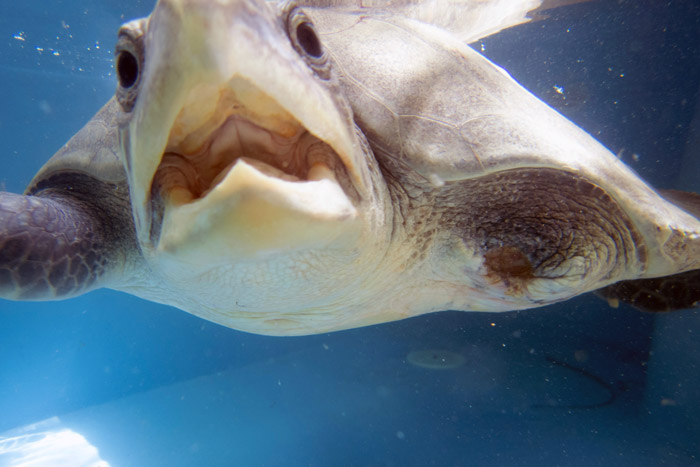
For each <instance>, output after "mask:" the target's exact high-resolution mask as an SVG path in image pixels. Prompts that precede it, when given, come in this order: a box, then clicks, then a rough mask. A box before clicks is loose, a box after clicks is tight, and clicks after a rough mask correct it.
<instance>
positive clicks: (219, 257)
mask: <svg viewBox="0 0 700 467" xmlns="http://www.w3.org/2000/svg"><path fill="white" fill-rule="evenodd" d="M260 164H261V163H252V161H249V160H246V159H238V160H236V161H235V162H234V163H233V167H231V168H230V169H229V170H228V172H227V173H226V174H225V175H224V176H223V177H222V180H221V181H220V182H219V183H218V184H217V185H216V186H214V187H213V188H212V189H211V190H210V191H209V192H208V193H206V195H205V196H203V197H201V198H199V199H194V200H193V199H192V198H193V196H192V194H191V193H190V192H188V190H187V189H185V188H180V189H171V190H170V191H169V193H168V195H167V199H166V200H165V205H164V216H163V220H162V226H161V234H160V238H159V239H158V242H157V250H158V251H159V252H160V253H162V254H166V255H170V256H171V257H173V258H179V259H180V260H182V261H184V262H187V263H189V264H202V265H207V266H211V264H212V262H214V263H217V262H218V263H220V264H225V263H230V262H232V261H236V260H240V259H244V258H250V257H254V256H259V255H264V254H278V253H280V252H284V251H290V250H295V249H299V248H309V247H313V248H318V247H322V246H323V245H324V244H327V243H328V242H330V241H333V240H335V239H336V238H338V236H340V235H343V234H344V233H347V232H348V231H350V230H352V229H351V228H350V227H351V225H352V224H353V223H354V221H355V219H356V218H357V211H356V209H355V207H354V205H353V203H352V201H351V200H350V199H349V198H348V197H347V195H346V194H345V192H344V191H343V189H342V188H341V186H340V184H339V183H338V181H337V180H336V178H335V174H334V172H333V171H332V170H331V169H330V168H329V167H328V166H327V165H326V164H324V163H322V162H317V163H315V164H314V165H313V166H312V167H311V168H310V169H309V171H308V181H290V180H285V179H281V178H277V177H275V176H274V174H273V173H270V171H269V166H266V167H262V166H261V165H260ZM263 165H264V164H263ZM266 172H267V173H266Z"/></svg>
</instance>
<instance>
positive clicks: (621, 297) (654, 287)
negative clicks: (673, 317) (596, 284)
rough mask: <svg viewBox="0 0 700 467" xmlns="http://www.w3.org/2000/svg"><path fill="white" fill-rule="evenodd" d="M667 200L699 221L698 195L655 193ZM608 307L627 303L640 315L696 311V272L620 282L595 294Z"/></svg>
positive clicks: (699, 280)
mask: <svg viewBox="0 0 700 467" xmlns="http://www.w3.org/2000/svg"><path fill="white" fill-rule="evenodd" d="M659 193H660V194H661V195H662V196H663V197H664V198H666V199H667V200H669V201H671V202H673V203H674V204H676V205H677V206H679V207H681V208H683V209H684V210H685V211H687V212H688V213H690V214H692V215H693V216H695V217H697V218H699V219H700V195H699V194H697V193H690V192H685V191H678V190H659ZM596 294H598V295H600V296H601V297H603V298H605V299H607V300H608V303H610V304H611V305H612V306H615V307H616V306H617V304H618V303H619V302H620V301H623V302H627V303H629V304H630V305H632V306H633V307H635V308H638V309H640V310H642V311H653V312H664V311H674V310H682V309H685V308H698V307H700V269H695V270H692V271H686V272H682V273H680V274H674V275H671V276H665V277H655V278H651V279H636V280H630V281H621V282H618V283H616V284H612V285H609V286H607V287H605V288H602V289H600V290H598V291H596Z"/></svg>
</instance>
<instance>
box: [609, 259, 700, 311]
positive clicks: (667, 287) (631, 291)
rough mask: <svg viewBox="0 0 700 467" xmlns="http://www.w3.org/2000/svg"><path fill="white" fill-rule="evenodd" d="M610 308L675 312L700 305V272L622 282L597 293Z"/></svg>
mask: <svg viewBox="0 0 700 467" xmlns="http://www.w3.org/2000/svg"><path fill="white" fill-rule="evenodd" d="M596 293H597V294H598V295H600V296H601V297H603V298H605V299H607V300H608V303H610V304H611V305H612V306H613V307H617V305H618V303H619V302H620V301H623V302H627V303H629V304H630V305H632V306H633V307H635V308H638V309H640V310H642V311H655V312H663V311H674V310H682V309H685V308H697V307H698V306H699V305H700V303H699V302H700V270H698V269H696V270H694V271H687V272H683V273H680V274H674V275H673V276H666V277H656V278H654V279H637V280H633V281H622V282H618V283H617V284H613V285H610V286H608V287H605V288H603V289H600V290H598V291H597V292H596Z"/></svg>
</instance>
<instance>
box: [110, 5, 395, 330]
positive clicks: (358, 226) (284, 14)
mask: <svg viewBox="0 0 700 467" xmlns="http://www.w3.org/2000/svg"><path fill="white" fill-rule="evenodd" d="M116 69H117V74H118V79H119V85H118V90H117V100H118V101H119V103H120V105H121V106H122V108H123V110H124V119H123V121H122V123H121V126H120V139H121V149H122V153H123V158H124V165H125V169H126V172H127V175H128V178H129V186H130V195H131V200H132V206H133V215H134V221H135V225H136V230H137V235H138V239H139V243H140V245H141V248H142V250H143V252H144V256H145V257H146V258H147V259H148V260H149V261H150V262H151V263H152V264H155V265H156V266H155V268H154V269H157V270H159V271H165V274H166V275H169V274H172V275H174V276H177V277H171V276H168V277H167V279H166V282H167V283H191V282H193V281H209V282H211V281H212V277H215V280H214V282H216V283H218V284H219V285H220V286H221V285H224V284H225V285H226V286H227V287H228V286H230V285H231V281H230V280H229V279H226V278H225V277H230V276H232V275H239V272H238V271H237V270H234V269H235V268H236V267H237V266H236V265H238V266H240V265H241V264H242V263H246V264H250V263H254V262H261V261H262V262H265V261H268V262H269V261H273V260H274V258H283V259H285V260H286V261H287V262H290V261H291V260H290V258H291V257H293V256H294V254H296V253H297V252H299V251H308V250H316V251H318V250H323V251H327V250H329V249H331V250H332V249H333V248H334V246H335V247H338V248H340V247H343V248H345V247H349V248H351V249H352V248H355V245H356V243H357V241H358V240H357V239H358V238H362V236H365V235H368V232H369V231H371V230H372V225H373V224H376V223H377V222H382V219H383V218H384V217H385V216H386V215H388V214H387V213H383V212H381V211H382V210H381V209H379V210H378V209H372V207H376V206H377V203H379V202H380V201H379V199H380V198H382V196H384V195H383V194H382V187H381V180H380V178H379V175H378V173H379V170H378V168H377V167H376V162H375V161H374V158H373V156H372V154H371V151H370V150H369V148H368V145H367V143H366V141H365V140H364V137H363V136H362V134H361V133H360V132H359V131H358V130H357V129H356V126H355V124H354V121H353V115H352V111H351V108H350V106H349V105H348V103H347V102H346V100H345V98H344V96H343V94H342V92H340V90H339V85H338V81H337V79H336V77H335V73H334V70H333V67H332V63H331V61H330V57H329V54H328V53H326V51H325V49H324V46H323V44H322V43H321V41H320V40H319V38H318V36H317V35H316V33H315V30H314V25H313V23H312V22H311V20H310V19H309V18H308V17H307V16H306V15H305V14H304V12H303V11H302V10H301V9H299V8H298V7H297V6H296V5H294V4H293V3H286V4H284V5H280V6H277V7H276V6H272V5H269V4H267V3H265V2H262V1H255V0H217V1H204V0H160V1H159V2H158V4H157V5H156V7H155V9H154V11H153V13H152V14H151V16H150V17H148V18H145V19H141V20H137V21H133V22H130V23H127V24H126V25H124V26H123V27H122V28H121V30H120V32H119V39H118V44H117V47H116ZM380 204H381V203H380ZM386 204H387V203H383V205H386ZM271 258H273V259H271ZM280 261H283V260H282V259H280V260H278V261H277V263H276V264H279V262H280ZM267 267H268V268H269V266H267ZM232 268H234V269H232ZM204 276H207V278H206V279H205V278H204ZM227 281H228V282H227ZM199 290H201V289H198V291H199ZM262 293H265V291H262ZM231 294H232V295H234V294H235V292H234V291H232V292H231ZM231 300H232V298H231ZM180 306H181V307H185V308H187V307H188V306H186V305H185V306H183V305H182V304H180ZM220 306H221V305H220V304H212V305H211V308H220ZM239 327H240V326H239Z"/></svg>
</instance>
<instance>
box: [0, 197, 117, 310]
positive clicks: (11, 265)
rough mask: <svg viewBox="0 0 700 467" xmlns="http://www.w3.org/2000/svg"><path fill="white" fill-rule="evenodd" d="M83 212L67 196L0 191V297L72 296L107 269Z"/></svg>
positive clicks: (98, 241) (92, 227)
mask: <svg viewBox="0 0 700 467" xmlns="http://www.w3.org/2000/svg"><path fill="white" fill-rule="evenodd" d="M94 224H95V222H94V219H93V217H92V216H91V214H90V213H89V212H87V211H86V210H85V209H84V208H83V207H81V206H80V205H79V204H78V203H76V202H75V201H74V200H72V199H71V198H61V197H52V198H47V197H37V196H23V195H16V194H12V193H0V297H3V298H10V299H17V300H40V299H50V298H59V297H63V296H70V295H76V294H78V293H81V292H83V291H85V290H87V289H90V288H91V286H92V285H93V284H94V283H95V281H96V280H97V278H98V277H99V276H100V275H102V274H103V272H104V271H105V268H106V266H107V258H106V257H105V256H104V251H105V245H104V244H103V240H102V239H101V238H100V235H99V231H100V230H101V229H100V228H99V227H98V226H95V225H94Z"/></svg>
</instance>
